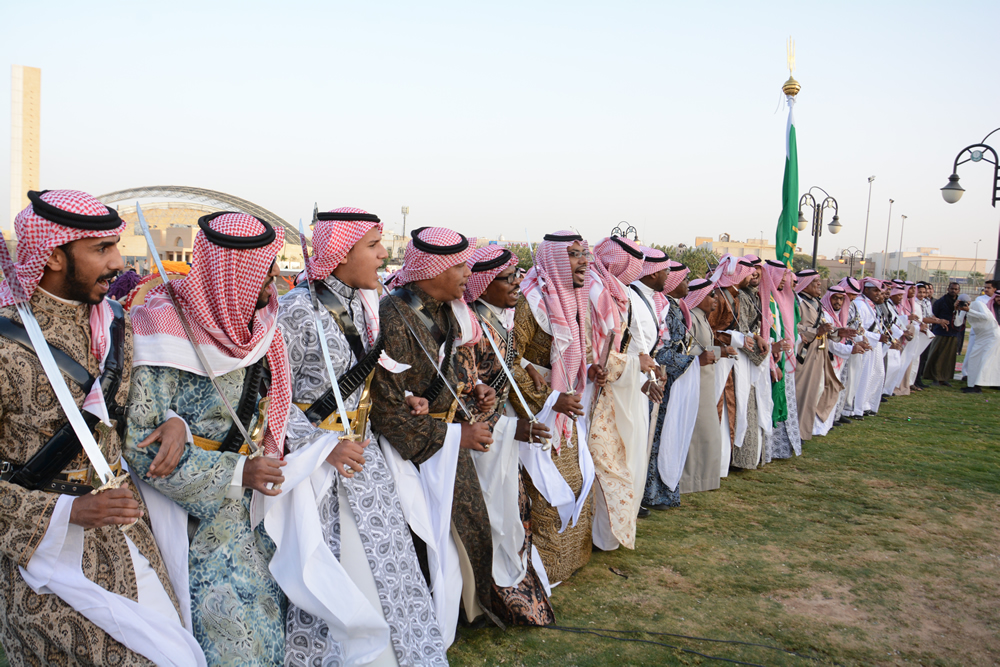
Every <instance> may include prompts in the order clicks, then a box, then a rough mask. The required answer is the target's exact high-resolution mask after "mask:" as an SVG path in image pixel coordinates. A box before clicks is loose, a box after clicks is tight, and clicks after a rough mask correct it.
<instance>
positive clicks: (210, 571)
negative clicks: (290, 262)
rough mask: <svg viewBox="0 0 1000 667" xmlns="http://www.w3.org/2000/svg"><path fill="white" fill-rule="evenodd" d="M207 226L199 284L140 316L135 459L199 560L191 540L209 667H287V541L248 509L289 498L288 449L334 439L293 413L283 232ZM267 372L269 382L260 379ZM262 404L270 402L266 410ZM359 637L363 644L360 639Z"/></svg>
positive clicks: (221, 217)
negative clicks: (280, 278) (172, 431)
mask: <svg viewBox="0 0 1000 667" xmlns="http://www.w3.org/2000/svg"><path fill="white" fill-rule="evenodd" d="M198 225H199V227H200V229H199V231H198V233H197V234H196V236H195V240H194V250H193V253H192V255H193V264H192V268H191V271H190V273H189V274H188V275H187V276H186V277H184V278H183V279H175V280H171V281H170V282H169V284H162V285H160V286H158V287H156V288H154V289H152V290H150V291H149V292H148V293H147V294H146V296H145V302H144V304H143V305H141V306H139V305H135V306H134V307H133V308H132V311H131V313H132V321H133V324H134V326H135V357H134V360H133V363H134V369H133V382H132V392H131V395H130V397H129V404H130V409H129V435H128V439H127V440H126V449H125V456H126V458H127V459H128V462H129V466H130V468H131V469H132V471H133V472H134V473H136V474H138V475H142V476H143V477H145V478H146V479H147V481H148V483H149V484H150V486H151V487H152V488H153V489H155V490H156V491H158V492H159V494H162V496H165V497H166V498H165V499H163V504H162V505H159V506H158V508H154V509H153V510H152V511H153V513H154V516H156V515H157V513H162V515H163V516H164V517H176V516H179V517H180V519H179V521H180V522H184V521H185V520H186V523H187V528H188V531H187V532H188V536H190V537H189V539H190V548H189V549H187V547H188V541H187V540H185V539H184V536H183V535H181V536H180V539H177V540H176V542H179V543H181V544H182V545H183V547H184V548H185V549H187V550H186V552H185V553H186V558H187V561H188V571H189V578H190V593H191V610H192V616H193V624H194V633H195V637H197V639H198V641H199V643H200V644H201V646H202V648H203V649H204V651H205V655H206V657H207V659H208V663H209V664H210V665H234V666H235V665H271V664H276V663H281V662H283V661H284V659H285V607H286V597H285V594H284V593H283V592H282V587H281V586H279V584H278V582H277V581H276V578H275V577H276V576H278V574H281V575H282V576H283V577H284V575H285V573H284V571H283V567H282V566H279V565H278V564H277V563H276V562H275V561H279V560H281V559H279V558H274V557H275V556H276V551H275V541H276V540H277V541H279V542H280V541H282V540H281V539H279V536H274V538H273V539H272V534H271V530H272V526H273V523H272V517H271V513H269V512H264V511H263V510H262V512H261V513H262V514H265V516H264V517H263V521H261V516H260V515H257V518H251V507H252V505H251V499H253V501H254V503H253V506H255V507H257V508H263V507H265V506H266V502H265V501H266V499H267V498H268V497H272V496H276V495H277V494H278V493H279V489H278V488H277V487H278V485H281V484H282V482H284V481H285V476H284V473H283V468H284V466H285V465H286V464H287V463H288V461H287V460H283V457H284V454H285V451H286V445H285V441H286V438H287V439H288V440H290V441H291V444H292V445H293V446H291V447H289V449H302V443H296V442H295V441H296V440H299V439H309V440H313V439H315V438H316V437H317V436H319V435H320V434H322V433H323V432H322V431H319V430H317V429H315V428H314V427H313V426H312V424H310V423H309V422H308V421H307V420H306V419H305V418H304V416H303V415H302V413H301V412H300V411H298V409H297V408H295V407H294V406H292V405H291V398H292V394H291V378H290V375H289V370H288V357H287V354H286V350H285V345H284V339H283V338H282V336H281V334H280V333H278V322H277V319H278V295H277V290H276V289H275V288H274V285H273V282H274V278H275V277H276V276H277V275H278V267H277V262H276V259H277V254H278V252H279V251H280V250H281V248H282V247H283V246H284V233H283V230H282V229H281V228H280V227H279V228H277V229H275V228H273V227H271V226H270V225H268V224H267V223H265V222H264V221H262V220H260V219H258V218H255V217H253V216H251V215H247V214H245V213H234V212H228V211H221V212H218V213H213V214H211V215H207V216H203V217H202V218H201V219H199V221H198ZM195 345H197V349H196V348H195ZM199 351H200V353H201V355H202V356H199V354H198V352H199ZM202 358H204V363H203V361H202ZM265 360H266V365H267V367H268V370H269V372H270V381H269V383H266V382H264V381H263V380H262V375H263V373H264V365H265ZM210 374H211V375H210ZM213 376H214V381H213ZM265 387H266V388H265ZM220 391H221V392H224V393H225V397H223V395H222V394H220V393H219V392H220ZM260 394H266V399H265V401H261V402H260V404H259V406H258V399H259V395H260ZM227 402H228V404H229V405H230V406H236V408H235V411H236V414H237V416H238V418H239V419H240V420H241V422H242V423H243V426H244V428H245V429H247V430H248V431H249V432H251V433H253V435H251V438H253V439H254V441H255V442H257V447H258V448H261V449H262V450H263V454H264V455H263V456H256V457H254V456H248V455H249V454H250V444H249V443H247V442H246V441H245V439H244V437H243V436H242V434H241V433H240V430H239V428H238V426H237V425H236V424H234V420H233V415H232V413H231V412H230V410H229V408H227V407H226V403H227ZM174 416H178V417H180V418H181V419H183V420H184V422H185V423H186V425H187V432H186V433H182V434H180V437H174V436H172V435H169V436H168V434H166V433H163V432H161V429H160V428H158V427H157V424H159V423H161V422H162V421H163V420H165V419H167V418H169V417H174ZM154 442H159V443H160V444H159V445H158V446H151V445H152V443H154ZM333 442H335V441H334V440H333V439H332V438H327V439H326V440H325V441H324V442H320V443H317V444H318V445H319V446H320V447H323V446H325V447H326V450H325V453H323V452H321V453H319V454H318V456H319V458H320V460H321V459H322V457H324V456H326V454H327V453H328V452H329V450H330V449H332V447H333ZM326 443H329V444H326ZM161 459H162V460H161ZM309 472H311V470H310V471H309ZM295 486H296V484H295V481H293V480H291V479H290V480H289V484H287V485H285V487H284V488H283V489H282V490H281V491H280V493H282V494H286V497H287V494H289V493H291V492H292V491H293V490H294V488H295ZM166 499H169V501H168V500H166ZM170 501H172V502H170ZM178 513H179V514H178ZM291 528H292V527H288V530H289V531H290V530H291ZM284 532H287V531H284ZM279 546H280V544H279ZM278 553H283V551H282V550H281V549H280V548H279V549H278ZM334 562H335V561H334ZM269 563H270V565H271V568H273V569H269V567H268V564H269ZM300 567H304V566H300ZM284 569H287V565H286V566H284ZM273 572H274V573H278V574H272V573H273ZM295 574H296V575H297V574H301V573H299V572H295ZM286 581H287V578H286ZM284 585H286V584H283V586H284ZM297 590H298V589H297ZM344 595H345V596H346V595H347V594H346V593H344ZM310 597H311V598H313V599H315V598H316V597H317V594H312V593H311V594H310ZM321 602H323V601H322V600H319V601H318V603H317V604H319V603H321ZM326 602H327V604H329V600H327V601H326ZM327 608H329V607H327ZM367 630H368V629H367V628H366V631H367ZM370 632H372V633H377V632H379V628H375V629H371V630H370ZM355 634H356V636H357V637H358V641H359V642H360V641H362V639H363V633H362V632H361V631H356V632H355ZM349 654H351V652H350V651H349Z"/></svg>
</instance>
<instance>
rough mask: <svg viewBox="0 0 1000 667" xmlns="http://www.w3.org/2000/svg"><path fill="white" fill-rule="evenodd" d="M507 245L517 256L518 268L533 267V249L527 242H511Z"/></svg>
mask: <svg viewBox="0 0 1000 667" xmlns="http://www.w3.org/2000/svg"><path fill="white" fill-rule="evenodd" d="M536 245H537V244H536ZM506 247H507V250H510V251H511V253H513V254H514V256H515V257H517V268H519V269H525V270H527V269H530V268H531V266H532V264H531V251H529V250H528V244H527V243H519V244H511V245H508V246H506Z"/></svg>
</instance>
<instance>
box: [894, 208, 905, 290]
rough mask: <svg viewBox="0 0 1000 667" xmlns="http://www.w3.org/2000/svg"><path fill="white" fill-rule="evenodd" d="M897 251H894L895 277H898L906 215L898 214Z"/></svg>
mask: <svg viewBox="0 0 1000 667" xmlns="http://www.w3.org/2000/svg"><path fill="white" fill-rule="evenodd" d="M899 218H900V220H901V221H902V222H900V223H899V252H897V253H896V279H897V280H898V279H899V258H900V257H902V256H903V230H904V229H905V228H906V216H905V215H901V216H899Z"/></svg>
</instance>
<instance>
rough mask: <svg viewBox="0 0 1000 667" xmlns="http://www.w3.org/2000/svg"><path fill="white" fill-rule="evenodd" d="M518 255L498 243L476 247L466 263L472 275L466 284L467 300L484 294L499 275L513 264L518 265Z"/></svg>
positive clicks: (470, 300) (469, 300)
mask: <svg viewBox="0 0 1000 667" xmlns="http://www.w3.org/2000/svg"><path fill="white" fill-rule="evenodd" d="M517 262H518V259H517V257H515V256H514V253H512V252H511V251H510V250H507V248H501V247H500V246H498V245H488V246H483V247H482V248H476V251H475V252H474V253H472V257H470V258H469V261H467V262H466V264H467V265H468V266H469V270H470V271H472V275H471V276H469V282H467V283H466V284H465V302H466V303H472V302H473V301H475V300H476V299H478V298H479V297H481V296H482V295H483V292H485V291H486V288H487V287H489V286H490V283H492V282H493V281H494V280H495V279H496V277H497V276H499V275H500V274H501V273H503V272H504V271H506V270H507V269H508V268H510V267H512V266H516V265H517Z"/></svg>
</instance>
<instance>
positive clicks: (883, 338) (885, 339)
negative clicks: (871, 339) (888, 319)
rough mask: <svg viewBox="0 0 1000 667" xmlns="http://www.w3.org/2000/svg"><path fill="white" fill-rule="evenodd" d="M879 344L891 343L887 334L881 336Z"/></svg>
mask: <svg viewBox="0 0 1000 667" xmlns="http://www.w3.org/2000/svg"><path fill="white" fill-rule="evenodd" d="M878 342H880V343H888V342H889V336H888V335H887V334H882V335H881V336H879V337H878Z"/></svg>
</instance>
